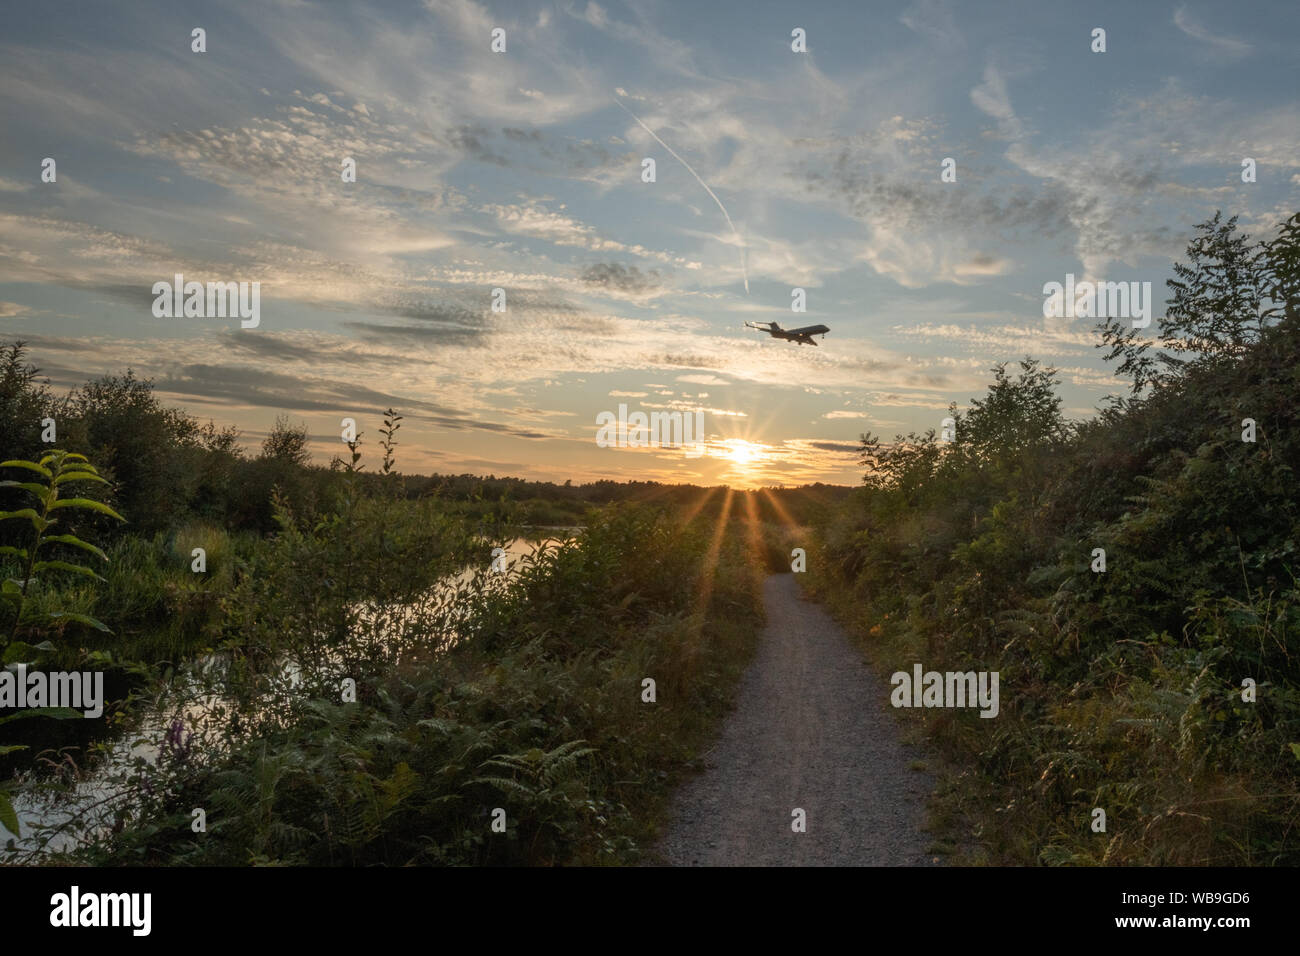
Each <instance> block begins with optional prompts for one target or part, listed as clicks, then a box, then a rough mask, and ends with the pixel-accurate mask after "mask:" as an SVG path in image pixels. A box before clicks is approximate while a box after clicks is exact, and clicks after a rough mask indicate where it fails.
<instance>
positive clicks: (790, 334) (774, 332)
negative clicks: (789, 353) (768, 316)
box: [745, 322, 830, 345]
mask: <svg viewBox="0 0 1300 956" xmlns="http://www.w3.org/2000/svg"><path fill="white" fill-rule="evenodd" d="M745 325H746V326H748V327H749V328H751V329H758V330H759V331H760V332H766V333H767V334H768V335H770V336H772V338H774V339H785V340H786V341H787V342H798V343H799V344H800V345H804V344H808V345H816V344H817V343H816V342H814V341H813V336H814V335H820V336H821V337H822V338H826V333H827V332H829V331H830V329H828V328H826V326H824V325H805V326H804V327H803V328H801V329H783V328H781V326H779V325H777V324H776V323H775V322H768V323H766V324H763V323H761V322H760V323H757V324H755V323H753V322H746V323H745Z"/></svg>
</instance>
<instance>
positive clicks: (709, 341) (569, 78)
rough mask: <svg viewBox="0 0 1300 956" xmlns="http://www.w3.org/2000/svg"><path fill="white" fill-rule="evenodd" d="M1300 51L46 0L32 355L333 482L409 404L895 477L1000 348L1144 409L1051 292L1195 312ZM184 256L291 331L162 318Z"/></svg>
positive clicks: (630, 455) (902, 23) (517, 451)
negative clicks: (890, 442) (348, 421)
mask: <svg viewBox="0 0 1300 956" xmlns="http://www.w3.org/2000/svg"><path fill="white" fill-rule="evenodd" d="M195 28H202V30H203V31H204V41H205V50H204V51H203V52H196V51H195V50H194V49H193V45H194V43H195V41H194V39H193V31H194V30H195ZM1096 28H1101V29H1104V30H1105V47H1106V48H1105V52H1094V51H1093V49H1092V47H1093V46H1094V45H1096V41H1095V39H1094V30H1095V29H1096ZM498 29H500V30H504V47H505V49H504V52H496V51H494V50H493V48H492V47H493V31H494V30H498ZM795 30H802V31H803V34H802V35H803V37H805V38H806V39H805V45H806V52H796V51H795V50H794V49H792V46H794V45H798V44H797V41H796V39H795V38H794V34H793V31H795ZM1297 36H1300V6H1297V5H1296V4H1294V3H1292V2H1277V3H1272V2H1242V3H1234V4H1231V5H1222V4H1216V3H1209V2H1188V3H1162V2H1144V3H1141V4H1133V3H1130V2H1119V3H1088V4H1065V3H1054V2H1040V0H1033V2H995V3H980V4H970V3H959V2H943V0H918V2H901V3H876V2H845V3H764V2H758V0H749V2H743V3H732V2H725V3H699V2H681V3H676V2H638V3H619V2H614V0H610V2H607V3H606V2H602V3H596V2H586V0H582V2H576V0H575V2H572V3H567V2H549V3H522V2H514V3H475V2H471V0H428V2H423V3H420V2H401V3H399V2H392V3H388V2H385V3H370V4H367V3H348V4H339V3H311V2H305V0H260V2H244V3H228V2H205V3H201V4H198V3H187V2H177V0H168V2H157V3H154V2H134V3H128V4H86V3H81V2H75V3H74V2H62V0H47V2H45V3H42V4H24V5H21V6H19V5H12V6H9V7H7V8H6V10H5V27H4V30H3V33H2V34H0V127H2V128H3V131H4V135H3V137H2V138H0V336H2V338H0V341H12V340H14V339H22V340H24V341H26V342H28V343H29V348H30V359H31V360H32V361H33V362H34V363H35V364H37V365H38V366H40V367H41V369H42V370H43V373H44V374H45V375H47V376H48V377H49V378H50V380H51V381H52V382H53V383H54V384H55V385H56V386H57V387H59V388H60V389H67V388H71V387H73V386H76V385H79V384H81V383H83V382H85V381H86V380H88V379H90V378H94V377H98V376H100V375H103V374H106V373H114V374H118V373H121V372H123V371H124V370H125V369H126V368H127V367H130V368H132V369H134V370H135V372H136V373H137V374H138V375H142V376H145V377H149V378H151V379H152V380H153V381H154V383H155V386H156V389H157V392H158V394H159V395H160V397H162V398H163V399H164V400H165V401H167V402H169V403H172V404H176V405H180V406H183V407H184V408H185V409H187V410H188V411H189V412H190V413H191V414H193V415H195V416H197V417H199V418H200V419H201V420H204V421H206V420H208V419H212V420H214V421H215V422H217V423H218V424H219V425H226V424H236V425H238V426H239V428H240V429H241V432H242V441H243V442H244V443H245V444H247V445H248V447H249V448H250V449H256V448H257V447H258V446H259V445H260V442H261V440H262V439H263V438H264V437H265V435H266V434H267V432H268V430H269V429H270V428H271V426H272V423H273V422H274V421H275V420H276V418H277V416H279V415H288V416H289V417H290V418H291V420H292V421H294V422H302V423H305V424H306V426H307V427H308V430H309V433H310V435H311V437H312V442H311V449H312V452H313V454H314V456H315V457H316V459H317V460H318V461H320V462H322V463H324V462H327V461H328V460H329V459H330V458H331V457H332V456H334V455H336V454H339V453H340V452H342V451H344V449H343V446H342V441H341V438H340V432H341V421H342V419H343V418H347V417H350V418H353V419H355V421H356V422H357V427H358V428H359V430H361V431H362V433H363V438H362V441H363V445H362V452H363V455H365V456H367V457H364V458H363V464H369V465H371V466H374V465H375V464H377V463H378V454H377V449H376V445H375V443H376V442H377V441H378V439H379V434H378V430H379V428H380V427H381V425H382V419H381V414H382V412H383V410H384V409H385V408H386V407H388V406H393V407H394V408H396V409H397V410H398V411H399V412H401V413H402V414H403V415H404V416H405V421H404V422H403V427H402V430H401V431H400V432H399V435H398V437H399V441H400V445H399V450H398V468H399V470H401V471H404V472H408V473H415V472H424V473H428V472H435V471H436V472H442V473H466V472H468V473H475V474H485V475H486V474H489V473H490V474H495V475H498V476H500V475H517V476H521V477H525V478H533V479H547V480H559V481H563V480H565V479H572V480H574V481H575V482H580V481H590V480H595V479H600V478H612V479H616V480H626V479H655V480H661V481H682V482H694V483H702V484H714V483H722V482H725V483H730V484H733V485H736V486H739V487H753V486H760V485H782V484H784V485H793V484H802V483H806V482H814V481H823V482H834V483H844V484H854V483H857V482H858V481H860V479H861V468H860V466H859V465H858V463H857V446H858V439H859V436H860V435H861V434H862V433H863V432H865V431H871V432H872V433H874V434H876V435H883V436H885V437H886V439H888V438H890V437H892V436H893V435H894V434H896V433H906V432H909V431H912V430H916V431H918V432H923V431H925V430H926V429H928V428H934V429H935V430H936V431H939V430H940V428H941V421H942V419H943V417H944V416H945V415H946V414H947V412H946V410H947V408H948V405H949V403H950V402H956V403H957V404H958V405H959V406H961V407H964V406H967V405H969V402H970V400H971V399H972V398H977V397H979V396H981V395H982V394H983V393H984V391H985V389H986V388H987V385H988V383H989V382H990V381H991V378H992V375H991V373H990V369H991V368H992V366H993V365H994V364H995V363H997V362H1016V361H1018V360H1019V359H1021V358H1022V357H1024V356H1025V355H1032V356H1033V357H1035V358H1038V359H1040V360H1042V361H1044V362H1045V363H1048V364H1050V365H1053V366H1055V367H1056V368H1058V369H1060V378H1061V382H1062V389H1061V394H1062V396H1063V399H1064V408H1065V409H1066V412H1067V415H1068V416H1069V417H1071V418H1084V417H1087V416H1089V415H1091V414H1093V412H1094V410H1095V409H1096V407H1097V406H1098V405H1099V403H1101V402H1102V400H1103V399H1104V397H1105V396H1106V395H1107V394H1109V393H1112V392H1123V391H1125V390H1126V388H1125V384H1124V382H1122V381H1121V380H1119V379H1116V378H1115V376H1114V374H1113V370H1112V369H1111V368H1110V367H1108V366H1107V365H1106V363H1105V362H1104V360H1103V353H1102V352H1101V351H1100V350H1098V349H1097V348H1095V344H1096V342H1097V341H1098V339H1097V335H1096V332H1095V331H1094V326H1095V320H1091V319H1087V318H1074V319H1058V318H1045V317H1044V309H1043V304H1044V298H1045V296H1044V285H1045V284H1046V283H1048V282H1053V281H1055V282H1062V283H1064V282H1065V280H1066V277H1067V275H1074V276H1075V277H1076V279H1077V280H1080V281H1083V280H1085V279H1086V280H1091V281H1096V280H1107V281H1125V282H1150V283H1151V285H1152V288H1153V293H1154V295H1155V299H1156V306H1155V311H1154V315H1155V316H1157V317H1158V316H1159V315H1160V314H1162V305H1163V302H1164V300H1165V298H1166V296H1167V294H1168V293H1167V289H1166V287H1165V280H1166V279H1168V278H1169V277H1170V276H1171V275H1172V270H1171V265H1172V263H1173V262H1174V261H1177V260H1178V259H1180V258H1181V256H1182V253H1183V250H1184V248H1185V246H1186V243H1187V241H1188V239H1189V238H1190V236H1191V235H1192V234H1193V226H1194V225H1195V224H1196V223H1199V222H1202V221H1204V220H1206V219H1208V218H1210V217H1211V216H1212V215H1213V214H1214V212H1215V211H1216V210H1219V209H1222V210H1223V211H1224V213H1225V215H1239V216H1240V224H1241V225H1242V227H1243V228H1244V229H1245V230H1246V231H1247V232H1248V233H1250V234H1252V235H1257V236H1261V237H1262V236H1264V235H1267V234H1269V233H1270V232H1271V231H1272V230H1273V229H1274V228H1275V226H1276V224H1277V223H1278V222H1280V221H1281V220H1282V219H1285V218H1286V217H1287V216H1289V215H1290V214H1291V213H1294V212H1295V211H1296V210H1297V209H1300V149H1298V148H1297V145H1298V141H1300V103H1298V102H1297V93H1296V91H1297V90H1298V89H1300V75H1298V73H1300V70H1298V67H1300V53H1298V52H1297V51H1298V49H1300V48H1298V47H1297V44H1296V39H1297ZM497 45H498V46H500V43H499V42H498V44H497ZM1247 157H1249V158H1251V159H1253V160H1254V161H1255V164H1256V181H1255V182H1243V181H1242V161H1243V159H1245V158H1247ZM46 158H52V159H54V160H55V175H54V181H53V182H48V181H44V179H43V177H42V169H43V161H44V160H45V159H46ZM349 158H350V159H352V160H353V161H354V162H355V182H345V181H344V175H343V172H342V170H343V164H344V160H345V159H349ZM647 158H649V159H653V160H654V163H655V167H654V171H655V175H654V180H653V181H652V182H647V181H645V176H644V175H643V171H644V165H643V160H645V159H647ZM945 159H951V160H953V164H952V168H953V170H954V172H955V181H950V182H945V181H944V178H943V176H942V175H941V173H942V171H943V161H944V160H945ZM949 178H953V177H951V176H950V177H949ZM176 273H181V274H183V275H184V276H185V279H186V280H187V281H200V282H215V281H220V282H249V283H252V282H257V283H259V289H260V315H259V323H258V325H257V326H256V327H250V328H245V327H243V323H241V322H240V321H239V319H238V318H230V317H220V316H166V315H164V316H161V317H160V316H157V315H155V314H154V313H155V309H154V300H155V296H154V292H153V287H154V284H155V283H157V282H159V281H168V282H170V281H172V278H173V276H174V275H175V274H176ZM494 289H503V290H505V311H503V312H494V311H493V310H492V302H493V290H494ZM794 289H802V290H804V296H805V299H806V311H805V312H803V313H796V312H794V311H792V302H793V301H794V300H793V298H792V290H794ZM770 321H777V322H779V323H780V324H781V325H782V326H784V327H786V328H790V327H797V326H802V325H812V324H817V323H821V324H825V325H827V326H828V327H829V328H830V330H831V331H830V333H829V335H827V336H826V338H825V339H824V340H820V342H819V345H818V346H816V347H811V346H800V345H796V344H794V343H789V342H783V341H778V340H776V339H773V338H770V337H769V336H767V335H765V334H763V333H761V332H758V331H755V330H752V329H749V328H746V326H745V323H746V322H770ZM1151 331H1154V323H1153V326H1152V329H1151ZM620 404H625V405H627V406H628V408H629V410H630V411H637V410H640V411H643V412H645V413H650V412H653V411H661V412H663V411H674V410H679V411H684V412H688V413H692V414H694V413H695V412H696V411H697V410H701V411H702V413H703V423H704V429H705V434H706V436H707V440H708V441H707V451H706V453H705V454H703V455H697V454H688V453H685V452H684V450H683V449H681V448H665V447H658V448H636V447H602V446H601V445H600V444H599V443H598V442H597V437H598V425H597V421H598V417H599V416H600V415H601V413H603V412H611V413H614V414H617V413H618V409H619V405H620Z"/></svg>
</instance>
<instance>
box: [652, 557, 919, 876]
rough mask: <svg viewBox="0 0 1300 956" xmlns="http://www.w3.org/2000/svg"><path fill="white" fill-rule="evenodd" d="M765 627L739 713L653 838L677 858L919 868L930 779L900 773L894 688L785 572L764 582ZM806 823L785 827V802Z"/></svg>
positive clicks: (695, 862) (681, 862)
mask: <svg viewBox="0 0 1300 956" xmlns="http://www.w3.org/2000/svg"><path fill="white" fill-rule="evenodd" d="M763 598H764V601H765V603H766V606H767V617H768V621H767V625H766V627H765V628H764V630H763V635H762V641H761V643H760V645H759V649H758V652H757V654H756V655H755V659H754V662H753V664H752V665H751V666H750V668H749V671H748V672H747V673H746V674H745V677H744V679H743V681H742V683H741V686H740V689H739V692H738V694H739V696H738V704H737V707H736V710H735V711H734V712H733V713H731V714H730V715H729V716H728V717H727V720H726V723H725V725H724V727H723V731H722V736H721V737H720V739H719V740H718V742H717V744H716V745H715V746H714V747H713V749H712V750H710V751H709V752H708V754H706V756H705V762H706V765H707V769H706V770H705V771H704V772H702V773H700V774H699V775H697V776H696V777H694V778H692V779H690V780H688V781H687V782H686V783H685V784H684V785H683V786H682V787H681V789H680V790H679V791H678V792H677V794H676V795H675V796H674V800H673V806H672V811H671V812H672V815H671V818H670V819H671V822H670V824H669V827H668V830H667V832H666V834H665V836H664V838H663V840H662V842H661V843H660V846H659V851H660V853H661V854H662V855H663V857H664V859H665V860H666V861H667V862H668V863H669V864H671V865H675V866H835V865H848V866H861V865H865V866H924V865H933V862H934V861H933V858H932V856H928V855H927V854H926V852H925V849H926V847H927V846H928V845H929V843H930V840H929V838H928V836H927V835H926V834H925V833H922V832H921V829H920V827H921V822H922V820H923V811H924V805H925V799H926V796H927V795H928V794H929V792H930V790H931V788H932V786H933V781H932V779H931V778H930V777H929V775H928V774H925V773H923V772H918V771H915V770H908V769H907V768H908V765H909V764H910V763H911V762H912V761H913V760H914V759H917V758H918V757H919V756H920V754H917V753H915V752H913V751H911V750H909V749H908V748H906V747H905V746H904V745H903V744H902V743H901V742H900V740H899V734H898V730H897V726H896V724H895V722H894V715H893V714H892V713H891V712H890V708H889V684H888V682H887V681H883V680H881V679H879V678H877V677H876V676H875V675H874V674H873V673H872V672H871V671H870V670H868V669H867V666H866V664H865V662H864V661H863V659H862V655H861V653H860V652H859V651H858V650H857V649H855V648H854V647H853V646H852V645H851V644H850V642H849V638H848V635H846V634H845V633H844V631H843V630H842V629H841V628H840V626H839V625H838V624H836V623H835V621H834V620H832V619H831V617H830V615H828V614H827V613H826V611H825V610H823V609H822V607H821V606H820V605H818V604H816V603H813V602H811V601H805V600H804V599H803V598H802V597H801V596H800V593H799V588H798V585H797V584H796V582H795V575H793V574H774V575H772V576H771V577H769V578H768V579H767V581H766V582H765V583H764V590H763ZM796 807H800V808H802V809H803V810H805V811H806V813H807V832H805V833H795V832H793V831H792V830H791V822H792V821H793V819H794V818H793V817H792V816H791V811H792V810H793V809H794V808H796Z"/></svg>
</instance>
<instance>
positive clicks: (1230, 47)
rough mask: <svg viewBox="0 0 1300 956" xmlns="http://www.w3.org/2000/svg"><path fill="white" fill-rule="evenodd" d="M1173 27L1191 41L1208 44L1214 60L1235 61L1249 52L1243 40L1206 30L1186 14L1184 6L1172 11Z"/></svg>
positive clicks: (1249, 49)
mask: <svg viewBox="0 0 1300 956" xmlns="http://www.w3.org/2000/svg"><path fill="white" fill-rule="evenodd" d="M1174 26H1176V27H1178V29H1180V30H1182V31H1183V32H1184V33H1186V34H1187V35H1188V36H1189V37H1191V38H1192V39H1194V40H1200V41H1201V42H1202V43H1208V44H1209V45H1210V48H1211V53H1212V54H1213V55H1214V56H1215V57H1216V58H1221V59H1232V60H1235V59H1237V58H1238V57H1243V56H1245V55H1246V54H1247V53H1249V52H1250V51H1251V46H1250V44H1249V43H1247V42H1246V41H1245V40H1239V39H1237V38H1236V37H1232V36H1228V35H1226V34H1221V33H1214V32H1212V31H1211V30H1208V29H1206V28H1205V27H1204V26H1202V25H1201V22H1200V21H1199V20H1197V19H1196V18H1195V17H1194V16H1193V15H1192V14H1191V13H1189V12H1188V10H1187V7H1185V6H1184V7H1179V8H1178V9H1177V10H1175V11H1174Z"/></svg>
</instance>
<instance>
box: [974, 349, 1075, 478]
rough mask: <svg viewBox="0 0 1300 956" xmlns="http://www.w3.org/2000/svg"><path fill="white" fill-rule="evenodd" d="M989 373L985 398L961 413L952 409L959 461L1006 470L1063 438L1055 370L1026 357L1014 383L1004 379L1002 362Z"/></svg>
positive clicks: (1004, 370) (1062, 419)
mask: <svg viewBox="0 0 1300 956" xmlns="http://www.w3.org/2000/svg"><path fill="white" fill-rule="evenodd" d="M991 371H992V372H993V384H992V385H991V386H989V390H988V394H987V395H986V396H985V397H984V398H982V399H978V398H977V399H973V400H972V401H971V407H970V410H969V411H967V412H965V413H961V412H957V411H956V409H955V408H953V409H952V411H953V418H954V420H955V421H956V436H955V439H954V442H953V449H954V452H955V453H956V457H957V458H958V459H960V458H962V457H966V458H970V459H973V460H974V461H975V462H976V463H979V464H994V465H1002V466H1006V465H1010V464H1012V463H1013V462H1015V461H1018V460H1019V459H1020V458H1021V457H1022V456H1023V455H1024V454H1025V453H1026V452H1029V451H1033V452H1038V451H1042V450H1045V449H1047V448H1049V447H1050V446H1051V445H1053V444H1055V443H1058V442H1060V441H1062V440H1063V439H1064V438H1065V437H1066V435H1067V428H1066V424H1065V419H1064V418H1063V417H1062V415H1061V398H1060V396H1059V395H1057V394H1056V386H1057V380H1056V374H1057V373H1056V369H1054V368H1044V367H1042V366H1041V365H1040V364H1039V362H1038V360H1037V359H1033V358H1030V357H1028V356H1026V357H1025V358H1024V360H1023V361H1021V363H1020V374H1019V375H1018V376H1017V377H1016V378H1012V377H1011V376H1009V375H1008V374H1007V363H1006V362H999V363H998V364H997V365H995V366H994V367H993V368H992V370H991Z"/></svg>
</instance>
